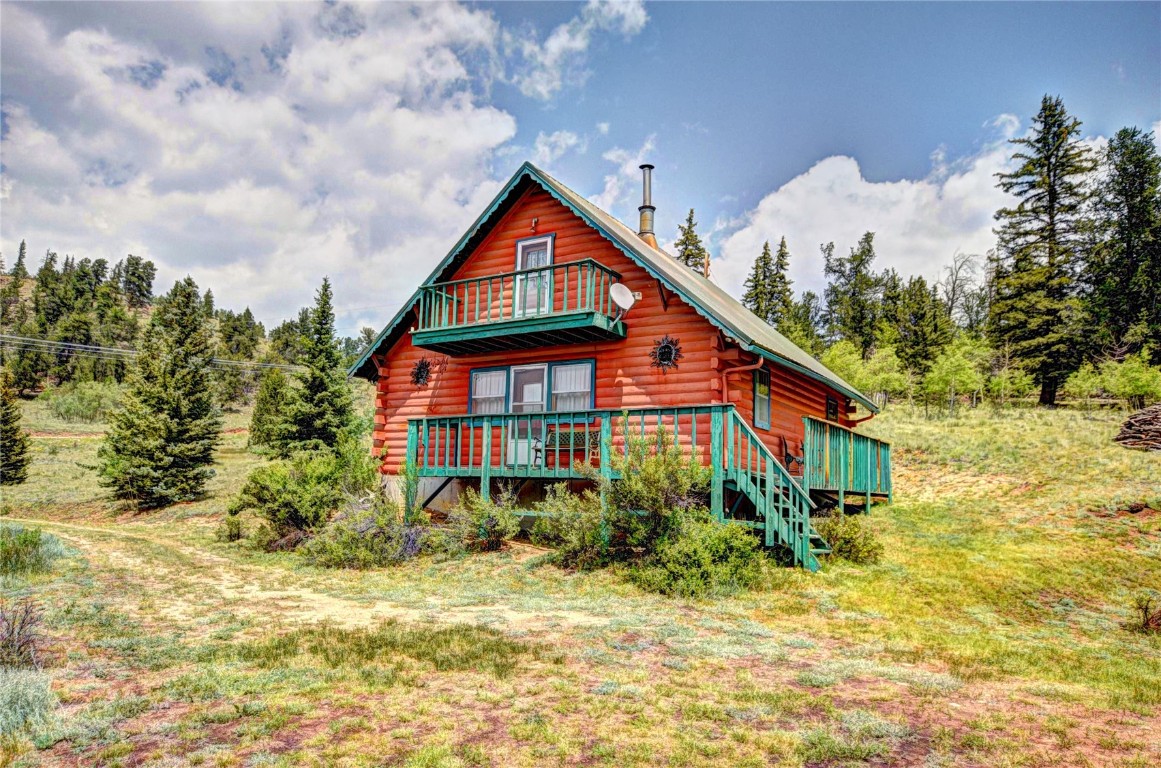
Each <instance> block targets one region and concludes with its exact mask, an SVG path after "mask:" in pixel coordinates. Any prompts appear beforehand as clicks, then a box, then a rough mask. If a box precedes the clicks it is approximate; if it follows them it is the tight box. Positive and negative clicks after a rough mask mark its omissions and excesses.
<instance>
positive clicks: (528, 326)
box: [411, 310, 625, 347]
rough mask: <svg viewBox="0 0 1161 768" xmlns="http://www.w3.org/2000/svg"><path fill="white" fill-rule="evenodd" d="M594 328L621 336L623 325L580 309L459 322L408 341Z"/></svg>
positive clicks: (447, 341)
mask: <svg viewBox="0 0 1161 768" xmlns="http://www.w3.org/2000/svg"><path fill="white" fill-rule="evenodd" d="M590 327H591V328H597V329H599V330H601V331H603V332H604V333H606V334H608V335H609V336H610V337H619V338H624V337H625V325H624V323H622V322H620V321H618V322H616V323H614V322H613V320H612V318H609V317H606V316H605V315H602V314H601V313H599V312H593V311H591V310H581V311H580V312H568V313H563V314H558V315H532V316H530V317H518V318H515V319H513V320H497V321H494V322H491V323H480V324H479V325H460V326H455V327H452V328H439V329H433V330H429V331H415V333H413V334H411V343H412V344H413V345H414V346H417V347H424V346H429V345H434V344H454V343H457V342H462V341H475V340H479V339H492V338H497V337H502V336H516V335H520V334H531V333H552V332H555V331H568V330H573V329H577V328H590Z"/></svg>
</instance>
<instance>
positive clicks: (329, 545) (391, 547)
mask: <svg viewBox="0 0 1161 768" xmlns="http://www.w3.org/2000/svg"><path fill="white" fill-rule="evenodd" d="M399 517H400V514H399V509H398V508H397V507H396V506H395V505H393V504H391V503H389V502H386V501H380V500H375V501H374V502H372V503H369V504H367V505H365V506H362V507H353V508H351V509H348V510H346V511H344V512H343V513H342V514H340V515H338V516H337V517H335V519H334V520H332V521H331V522H330V523H329V524H327V526H326V527H324V528H323V529H322V530H321V531H320V532H319V533H318V535H317V536H315V537H314V538H312V539H311V540H310V541H308V542H306V543H305V544H304V545H303V546H302V548H301V552H302V553H303V555H304V556H305V558H306V560H307V562H308V563H310V564H311V565H317V566H321V567H324V568H381V567H383V566H388V565H396V564H398V563H401V562H404V561H405V560H410V559H411V558H413V557H416V556H417V555H420V554H425V553H428V552H433V551H441V550H443V549H445V548H446V546H447V543H448V540H449V537H448V536H446V535H445V534H444V533H443V532H442V531H440V530H439V529H435V528H432V527H429V526H424V525H407V524H404V523H402V522H400V520H399Z"/></svg>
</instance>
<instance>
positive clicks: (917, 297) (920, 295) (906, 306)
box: [890, 277, 952, 378]
mask: <svg viewBox="0 0 1161 768" xmlns="http://www.w3.org/2000/svg"><path fill="white" fill-rule="evenodd" d="M890 321H891V323H892V325H893V326H894V328H895V339H896V350H895V352H896V354H897V355H898V356H899V359H900V360H901V361H902V362H903V365H905V366H906V367H907V369H908V370H909V371H911V372H912V373H914V374H916V376H918V377H920V378H922V377H923V376H925V375H927V371H928V370H929V369H930V368H931V363H932V361H933V360H935V358H936V357H938V356H939V353H940V352H942V351H943V348H944V347H945V346H947V343H948V342H949V341H951V333H952V327H951V326H952V324H951V317H950V315H949V314H948V312H947V306H946V305H945V304H944V303H943V300H942V299H940V298H939V294H938V288H936V286H928V284H927V281H926V280H925V279H923V278H922V277H912V278H911V279H910V280H909V281H908V282H907V285H906V286H904V288H903V289H902V291H901V292H900V294H899V302H898V305H897V307H896V309H895V314H894V316H893V317H892V318H890Z"/></svg>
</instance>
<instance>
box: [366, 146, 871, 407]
mask: <svg viewBox="0 0 1161 768" xmlns="http://www.w3.org/2000/svg"><path fill="white" fill-rule="evenodd" d="M529 182H535V183H537V184H538V185H539V186H541V187H542V188H543V189H544V190H545V191H546V192H548V193H549V194H550V195H552V196H553V197H555V198H556V199H557V200H559V201H560V202H561V203H563V204H564V205H565V206H566V207H568V208H570V209H571V210H572V211H573V212H574V213H575V214H576V215H578V216H580V217H581V218H582V219H584V220H585V221H586V222H587V223H588V224H589V225H590V226H592V227H594V228H595V229H596V230H597V231H599V232H600V233H601V234H602V235H603V236H604V237H605V238H606V239H608V240H609V241H610V242H612V243H613V244H614V245H615V246H617V248H618V249H619V250H621V252H622V253H624V254H625V255H626V256H628V257H629V258H630V259H632V260H633V261H635V262H636V263H637V264H639V265H640V266H641V267H642V268H643V269H644V270H645V271H646V272H648V273H649V274H650V275H651V276H652V277H654V278H656V279H657V280H660V281H661V282H662V283H663V284H665V286H666V287H668V288H669V289H670V290H672V291H674V292H675V293H677V294H678V295H679V296H681V298H682V299H683V300H684V301H686V302H687V303H688V304H690V305H691V306H692V307H693V308H694V309H695V310H697V311H698V312H699V313H700V314H701V315H702V316H703V317H705V318H706V319H707V320H709V321H710V322H711V323H713V324H714V325H715V326H717V327H718V328H720V329H721V330H722V332H723V333H725V334H726V335H727V336H730V337H731V338H733V339H734V340H735V341H737V342H738V343H739V344H740V345H741V346H742V348H743V349H746V350H748V351H751V352H754V353H756V354H759V355H761V356H762V357H765V358H766V359H768V360H771V361H773V362H775V363H778V364H780V365H784V366H786V367H788V368H790V369H792V370H795V371H798V372H799V373H802V374H803V375H805V376H808V377H809V378H812V379H815V380H817V381H821V382H823V383H826V384H829V385H830V386H832V387H834V388H835V389H837V390H838V391H840V392H842V393H843V394H844V395H846V396H848V397H850V398H851V399H853V400H855V401H856V402H858V403H860V404H861V405H863V406H864V407H866V408H867V409H869V410H870V411H871V412H872V413H876V412H878V410H879V409H878V408H877V407H876V406H875V404H874V403H873V402H872V401H871V400H870V399H869V398H867V397H866V396H864V395H863V394H862V393H860V392H859V391H858V390H857V389H855V388H854V387H853V386H851V385H850V384H848V383H847V382H845V381H844V380H843V379H842V378H841V377H839V376H838V375H837V374H835V373H834V372H833V371H831V370H830V369H829V368H827V367H826V366H825V365H823V364H822V363H821V362H819V361H818V360H816V359H815V358H813V357H811V356H810V355H809V354H807V353H806V352H805V351H803V350H802V349H801V348H800V347H798V346H797V345H796V344H794V343H793V342H791V341H790V340H789V339H787V338H786V337H785V336H783V335H782V334H781V333H779V332H778V331H777V330H776V329H775V328H774V327H773V326H771V325H769V324H768V323H766V322H765V321H764V320H762V319H761V318H759V317H758V316H757V315H755V314H754V313H753V312H751V311H750V310H748V309H746V308H745V307H744V306H743V305H742V303H741V302H739V301H738V300H737V299H735V298H734V297H733V296H730V295H729V294H728V293H726V292H725V291H724V290H722V288H721V287H720V286H718V285H717V284H715V283H713V282H711V281H710V280H708V279H707V278H705V277H704V276H702V275H700V274H698V273H697V272H694V271H693V270H692V269H690V268H689V267H686V266H685V265H684V264H682V263H681V262H679V261H677V260H676V259H675V258H674V257H672V256H670V255H669V254H667V253H666V252H664V251H662V250H661V249H659V248H654V247H652V246H650V245H649V244H648V243H646V242H645V241H644V240H642V239H641V238H640V237H638V235H637V233H636V232H635V231H634V230H632V229H630V228H629V227H628V226H626V225H625V224H623V223H621V222H620V221H618V220H617V219H616V218H614V217H613V216H611V215H610V214H608V213H606V212H605V211H602V210H601V209H600V208H598V207H597V206H595V205H593V204H592V203H590V202H589V201H588V200H586V199H585V198H583V197H582V196H580V195H579V194H577V193H576V192H574V191H573V190H571V189H569V188H568V187H567V186H565V185H564V184H562V183H561V182H560V181H558V180H557V179H555V178H553V177H552V176H549V175H548V174H547V173H545V172H544V171H542V170H540V169H539V168H537V167H536V166H534V165H532V164H531V163H524V164H523V165H521V166H520V168H519V170H517V171H516V173H515V175H513V177H512V179H511V180H510V181H509V182H508V183H507V184H506V185H505V186H504V188H503V189H502V190H501V191H500V193H499V194H498V195H497V196H496V198H495V199H494V200H493V201H492V203H491V204H490V205H489V206H488V208H487V209H486V210H485V211H484V213H483V214H481V215H480V218H478V219H477V220H476V222H475V223H474V224H473V225H472V227H471V228H470V229H469V230H468V231H467V232H466V233H465V234H464V236H463V237H462V238H460V241H459V243H457V244H456V247H455V248H453V249H452V250H451V251H450V252H449V253H448V254H447V256H446V257H444V259H443V261H442V262H441V263H440V265H439V266H438V267H436V269H435V270H434V271H433V272H432V274H431V275H430V276H429V277H428V278H427V280H425V281H424V283H423V284H424V285H427V284H430V283H434V282H439V281H440V279H441V278H442V277H443V276H444V274H446V273H448V272H449V271H451V270H454V268H455V266H457V263H458V262H459V261H460V260H461V259H462V258H465V257H466V256H467V255H468V254H469V253H470V251H471V249H470V248H469V247H468V246H469V245H471V243H472V242H474V241H478V240H479V239H482V237H483V236H485V235H486V234H487V232H488V231H489V230H490V228H491V224H492V223H493V222H494V221H495V220H496V219H497V218H498V217H499V216H501V215H503V213H505V212H506V211H507V210H508V209H509V208H510V207H511V206H512V204H514V203H515V200H516V198H518V197H519V195H520V194H523V191H524V189H526V188H527V186H528V183H529ZM513 193H515V194H513ZM418 296H419V292H418V290H417V291H416V292H415V294H414V295H412V297H411V299H410V300H408V301H407V302H406V303H405V304H404V306H403V307H402V308H401V309H400V310H399V312H398V313H397V314H396V315H395V317H394V318H393V319H392V320H391V322H390V323H389V324H388V325H387V327H386V328H384V329H383V331H382V332H380V334H379V335H378V336H377V337H376V339H375V341H373V342H372V343H371V345H370V346H368V348H367V349H366V350H365V351H364V352H363V354H362V355H361V356H360V357H359V360H358V362H356V363H355V364H354V365H353V366H351V369H350V371H349V373H350V374H351V375H362V376H366V377H368V378H370V377H372V376H373V373H374V372H373V370H366V369H367V363H368V361H369V360H370V357H371V355H372V354H373V353H374V351H375V350H376V349H378V348H379V347H380V346H381V345H382V344H383V343H384V342H389V343H394V339H395V338H397V337H398V334H399V333H400V332H401V331H402V330H405V327H404V326H403V324H402V320H403V318H404V317H405V316H406V315H407V313H408V312H410V311H411V308H412V306H414V305H415V302H416V300H417V298H418Z"/></svg>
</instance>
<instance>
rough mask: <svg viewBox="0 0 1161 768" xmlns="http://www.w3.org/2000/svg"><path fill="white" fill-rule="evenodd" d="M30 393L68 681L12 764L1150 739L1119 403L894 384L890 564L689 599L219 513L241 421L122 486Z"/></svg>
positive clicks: (1021, 751)
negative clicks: (135, 502) (383, 563)
mask: <svg viewBox="0 0 1161 768" xmlns="http://www.w3.org/2000/svg"><path fill="white" fill-rule="evenodd" d="M33 408H34V409H33V410H30V412H29V414H28V416H29V420H30V425H29V426H30V427H31V428H32V429H33V430H34V431H35V433H36V434H37V436H36V437H35V438H34V444H35V451H36V454H35V460H34V463H33V465H32V474H31V477H30V480H29V482H28V483H27V484H25V485H23V486H19V487H16V488H11V489H8V488H6V489H4V491H3V509H4V512H5V514H6V515H8V516H9V517H10V518H12V519H20V520H21V521H23V522H24V523H25V524H34V525H36V526H38V527H41V528H42V529H43V530H45V531H46V532H50V533H52V534H54V535H56V536H57V537H59V538H60V539H62V540H63V541H64V543H65V544H66V545H67V547H69V549H70V552H69V554H68V555H67V556H66V557H65V558H64V559H62V560H59V561H57V564H56V565H55V567H54V569H53V571H52V572H50V573H48V574H43V575H38V576H33V577H28V578H16V577H9V578H7V579H5V580H4V581H3V582H2V587H3V590H4V593H5V595H6V596H8V597H12V596H16V595H20V594H32V595H33V596H35V597H36V598H37V599H38V600H39V601H40V602H41V603H42V605H43V606H44V608H45V614H46V622H47V626H48V633H49V644H48V652H47V659H46V661H47V664H46V670H47V672H48V673H49V674H51V676H52V680H53V688H54V690H55V692H56V694H57V696H58V697H59V699H60V702H61V704H60V706H59V708H58V710H57V711H56V713H55V718H54V722H53V723H52V724H51V725H50V726H46V727H43V728H41V729H40V731H39V732H38V733H37V734H36V738H35V744H33V743H32V742H26V743H25V744H24V745H23V747H22V749H23V752H22V753H21V754H20V755H19V756H18V757H17V758H16V760H17V763H18V764H22V765H38V764H46V765H126V766H128V765H157V766H163V765H207V766H266V765H400V766H460V765H464V766H487V765H494V766H509V765H515V766H542V765H610V766H625V765H674V766H678V765H690V766H701V765H714V766H747V765H753V766H759V765H786V766H798V765H841V764H871V765H908V766H911V765H922V766H931V767H934V766H969V765H973V766H975V765H978V766H1017V765H1021V766H1037V765H1042V766H1057V765H1076V766H1088V765H1109V766H1113V765H1116V766H1152V765H1157V764H1161V653H1159V651H1161V638H1158V637H1155V636H1154V637H1149V636H1145V635H1141V634H1138V633H1135V632H1132V631H1129V630H1128V629H1126V628H1125V625H1126V624H1128V623H1129V622H1130V621H1131V620H1132V618H1133V611H1132V597H1133V595H1134V594H1136V593H1138V592H1141V591H1144V590H1150V589H1151V590H1161V512H1156V511H1154V510H1157V509H1161V457H1159V456H1158V455H1156V454H1152V455H1149V454H1144V453H1137V452H1130V451H1127V450H1125V449H1122V448H1120V447H1118V446H1116V445H1114V444H1113V443H1112V442H1111V441H1110V438H1111V436H1112V435H1113V434H1114V433H1115V431H1116V427H1117V424H1118V423H1119V421H1120V419H1121V418H1122V416H1121V415H1120V414H1116V413H1107V412H1102V413H1098V414H1095V415H1093V416H1091V417H1089V416H1086V415H1085V414H1082V413H1078V412H1071V411H1059V412H1040V411H1024V410H1020V411H1006V412H1004V413H1002V414H999V415H993V414H991V413H989V412H988V411H986V410H983V409H981V410H979V411H976V412H968V413H965V414H963V415H962V416H960V417H959V418H955V419H943V420H932V421H928V420H925V419H923V417H922V415H921V414H913V413H908V412H905V411H901V410H897V411H893V412H890V413H888V414H886V415H885V416H883V417H882V418H879V419H876V420H875V422H874V424H873V431H874V432H876V433H877V435H878V436H881V437H885V438H888V439H890V440H892V441H893V443H894V456H895V461H896V467H897V470H896V489H897V494H896V503H895V504H894V506H891V507H886V506H879V507H876V508H875V509H874V511H873V513H872V515H871V522H872V525H873V527H874V528H875V530H876V532H877V533H878V534H879V536H880V537H881V539H882V540H883V541H884V543H885V544H886V557H885V558H884V560H883V562H882V563H881V564H879V565H875V566H852V565H847V564H843V563H828V564H827V565H826V567H825V568H824V570H823V571H822V572H820V573H818V574H808V573H804V572H802V571H798V570H788V569H774V570H772V571H771V573H770V575H769V578H768V580H767V584H766V585H765V587H764V588H763V589H762V590H760V591H757V592H753V593H749V594H746V595H744V596H741V597H737V598H732V599H728V600H717V601H713V602H684V601H676V600H670V599H664V598H660V597H657V596H655V595H650V594H647V593H644V592H642V591H641V590H639V589H637V588H636V587H633V586H631V585H630V584H628V583H627V582H626V581H625V580H624V579H623V578H622V577H621V576H620V575H619V574H617V573H616V572H601V573H592V574H577V573H571V572H566V571H562V570H560V569H557V568H555V567H552V566H548V565H544V564H543V559H544V558H543V556H542V553H541V552H540V551H539V550H536V549H534V548H532V547H530V546H527V545H521V544H517V545H514V546H512V547H511V548H509V549H507V550H505V551H503V552H500V553H495V554H488V555H475V556H471V557H466V558H461V559H453V560H446V561H434V560H430V559H427V560H419V561H415V562H412V563H410V564H408V565H405V566H403V567H399V568H396V569H392V570H382V571H371V572H336V571H324V570H319V569H312V568H307V567H304V566H302V565H301V564H300V562H299V560H298V559H297V557H296V556H294V555H290V554H266V553H261V552H256V551H253V550H250V549H247V548H245V547H241V546H238V545H227V544H222V543H218V542H217V541H215V539H214V529H215V527H216V526H217V524H218V522H219V520H220V518H221V515H222V513H223V512H224V509H225V505H226V502H227V500H228V495H229V493H230V490H231V489H233V488H236V487H237V486H238V485H239V483H240V481H241V479H242V478H243V477H244V476H245V474H246V472H247V471H248V469H249V468H251V467H253V466H255V465H256V464H257V463H259V462H260V461H261V459H259V458H257V457H255V456H253V455H252V454H249V453H248V452H247V451H246V450H245V440H246V436H245V434H244V433H240V432H233V433H230V434H227V436H226V439H225V442H224V444H223V447H222V449H221V452H220V463H219V465H218V467H217V470H218V474H217V476H216V478H215V479H214V482H213V484H212V486H211V491H212V493H211V496H210V497H209V498H208V499H206V500H204V501H201V502H198V503H194V504H183V505H179V506H176V507H173V508H171V509H169V510H166V511H164V512H160V513H155V514H149V515H138V516H134V515H129V514H126V513H123V512H119V511H117V510H116V509H114V508H113V507H112V506H111V505H110V504H109V503H108V501H107V499H106V497H105V496H104V494H103V492H102V491H101V489H100V488H99V487H98V486H97V485H96V483H95V479H94V475H93V473H92V472H91V471H89V470H86V469H85V468H83V466H82V465H85V464H91V463H93V461H94V460H95V455H96V448H97V445H98V442H99V437H98V436H96V435H92V434H85V433H86V432H88V433H92V432H93V431H94V430H96V431H99V428H94V427H92V426H86V427H84V428H81V429H77V428H74V427H73V426H70V425H62V424H54V423H52V421H51V418H50V417H49V416H48V415H47V414H45V413H44V412H41V411H37V410H35V406H34V407H33ZM235 421H236V422H237V424H242V423H244V420H243V419H241V418H237V419H235ZM237 424H235V423H233V422H232V423H231V424H230V425H229V426H237ZM1134 502H1137V503H1144V504H1145V505H1146V509H1145V510H1144V511H1140V512H1137V513H1130V512H1128V511H1127V509H1128V507H1129V505H1130V504H1132V503H1134Z"/></svg>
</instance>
